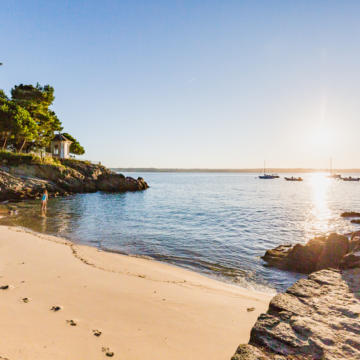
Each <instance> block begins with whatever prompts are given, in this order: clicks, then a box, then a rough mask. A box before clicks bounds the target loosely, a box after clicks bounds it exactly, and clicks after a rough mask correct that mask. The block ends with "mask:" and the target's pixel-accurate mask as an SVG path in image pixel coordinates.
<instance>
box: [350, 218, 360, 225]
mask: <svg viewBox="0 0 360 360" xmlns="http://www.w3.org/2000/svg"><path fill="white" fill-rule="evenodd" d="M350 222H351V223H352V224H360V219H353V220H351V221H350Z"/></svg>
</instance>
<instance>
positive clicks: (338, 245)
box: [316, 234, 349, 270]
mask: <svg viewBox="0 0 360 360" xmlns="http://www.w3.org/2000/svg"><path fill="white" fill-rule="evenodd" d="M348 250H349V239H348V238H347V237H346V236H343V235H338V234H331V235H329V237H328V238H327V239H326V241H325V242H324V243H323V247H322V250H321V254H320V256H319V258H318V261H317V263H316V270H321V269H326V268H329V267H332V268H338V267H339V265H340V261H341V259H342V258H343V256H344V255H345V254H346V253H347V252H348Z"/></svg>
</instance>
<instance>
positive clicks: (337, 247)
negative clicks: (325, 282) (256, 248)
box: [262, 234, 349, 274]
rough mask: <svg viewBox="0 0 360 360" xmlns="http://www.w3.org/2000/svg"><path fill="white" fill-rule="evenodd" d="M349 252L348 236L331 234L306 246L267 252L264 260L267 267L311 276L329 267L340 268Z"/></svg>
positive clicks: (286, 247)
mask: <svg viewBox="0 0 360 360" xmlns="http://www.w3.org/2000/svg"><path fill="white" fill-rule="evenodd" d="M348 251H349V239H348V238H347V237H346V236H343V235H338V234H331V235H329V236H328V237H318V238H315V239H311V240H309V241H308V242H307V243H306V244H305V245H302V244H296V245H294V246H289V245H285V246H284V245H282V246H278V247H277V248H275V249H272V250H268V251H266V253H265V255H264V256H263V257H262V259H263V260H264V261H265V262H266V263H267V266H274V267H277V268H279V269H283V270H291V271H296V272H300V273H305V274H309V273H311V272H313V271H316V270H321V269H326V268H329V267H332V268H338V267H339V265H340V262H341V259H342V258H343V256H344V255H345V254H346V253H348Z"/></svg>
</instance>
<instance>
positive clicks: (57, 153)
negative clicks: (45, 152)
mask: <svg viewBox="0 0 360 360" xmlns="http://www.w3.org/2000/svg"><path fill="white" fill-rule="evenodd" d="M54 155H59V145H57V144H56V145H54Z"/></svg>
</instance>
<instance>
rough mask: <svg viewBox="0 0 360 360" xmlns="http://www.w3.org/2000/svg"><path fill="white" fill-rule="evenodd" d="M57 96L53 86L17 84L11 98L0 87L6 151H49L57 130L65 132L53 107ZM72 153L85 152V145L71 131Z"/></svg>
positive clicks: (0, 132) (0, 135)
mask: <svg viewBox="0 0 360 360" xmlns="http://www.w3.org/2000/svg"><path fill="white" fill-rule="evenodd" d="M54 99H55V96H54V88H53V87H52V86H50V85H45V86H41V85H40V84H36V86H33V85H23V84H20V85H16V86H14V87H13V88H12V89H11V98H8V97H7V96H6V94H5V92H4V91H3V90H1V89H0V146H1V148H2V149H3V150H10V151H17V152H26V153H28V152H29V151H36V150H40V149H41V150H46V151H49V150H50V144H51V140H52V139H53V137H54V134H55V133H56V132H60V131H62V129H63V127H62V124H61V121H60V120H59V118H58V117H57V116H56V114H55V112H54V111H53V110H51V108H50V107H51V105H52V103H53V101H54ZM64 136H65V137H67V138H68V139H69V140H71V141H73V143H72V144H71V147H70V152H71V153H73V154H76V155H83V154H84V153H85V150H84V148H83V147H82V146H81V145H80V143H79V142H78V141H77V140H76V139H75V138H74V137H72V136H71V135H70V134H64Z"/></svg>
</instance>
